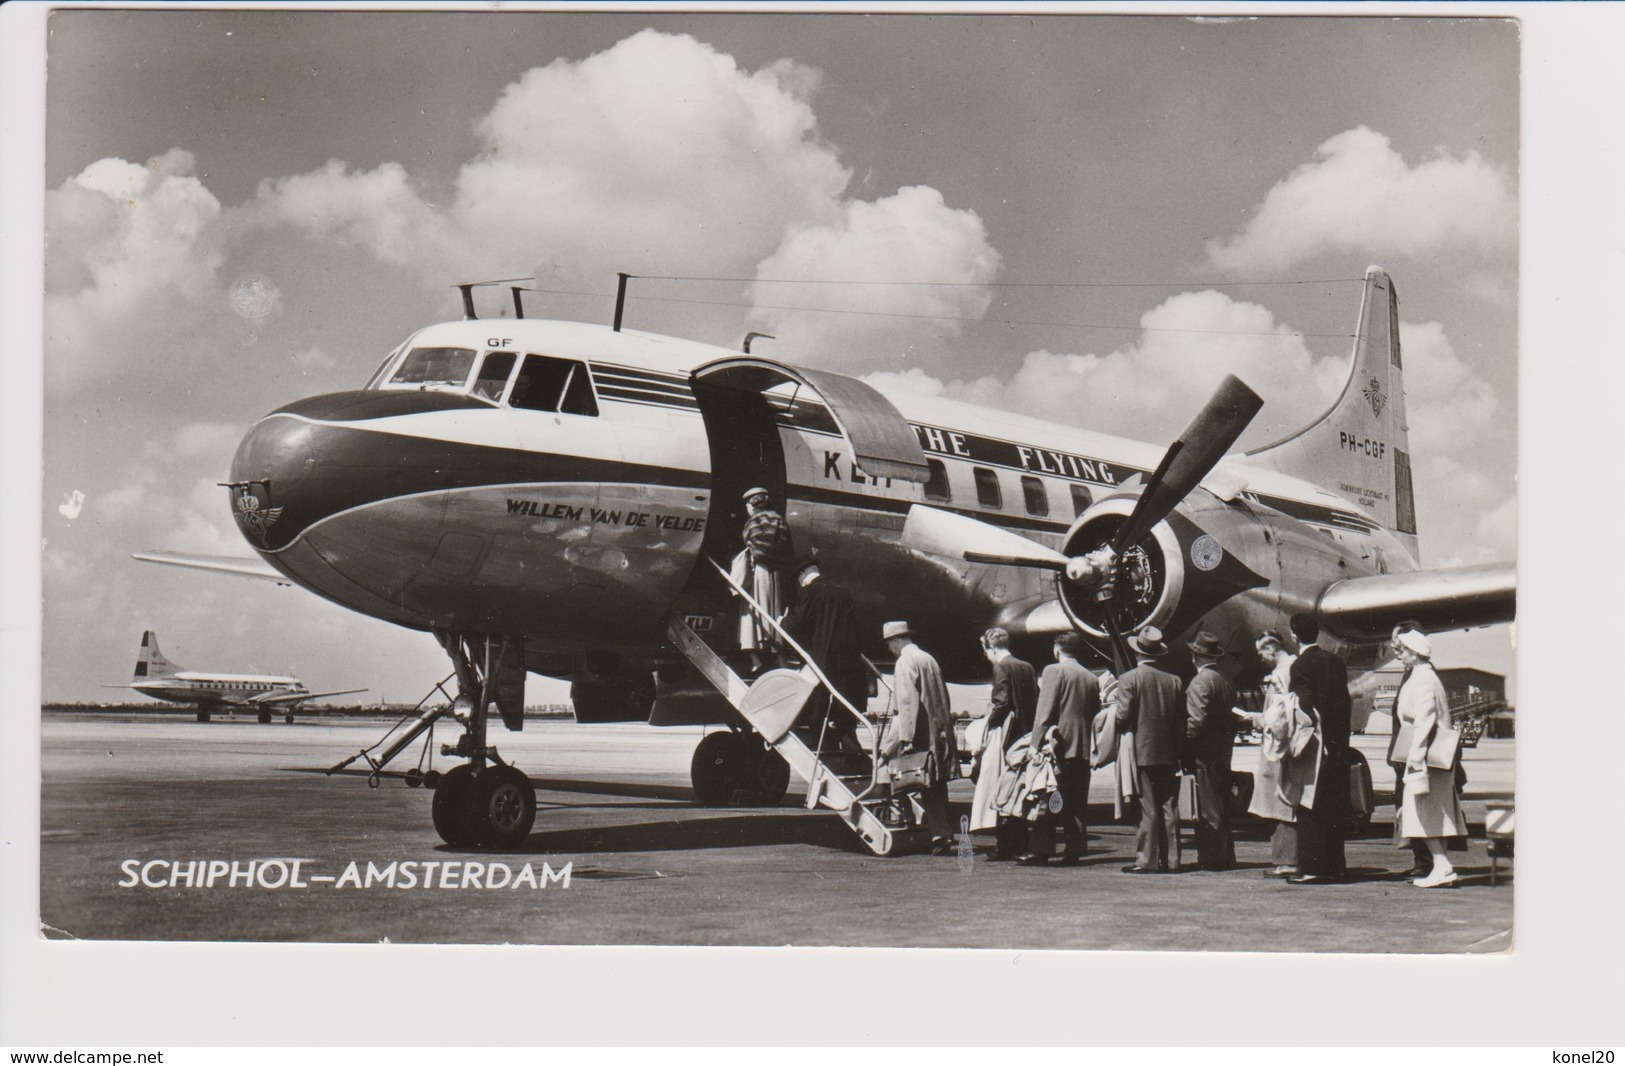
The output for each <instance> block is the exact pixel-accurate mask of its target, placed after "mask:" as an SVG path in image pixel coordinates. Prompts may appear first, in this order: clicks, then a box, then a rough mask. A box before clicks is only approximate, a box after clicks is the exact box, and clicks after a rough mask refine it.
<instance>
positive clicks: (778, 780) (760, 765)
mask: <svg viewBox="0 0 1625 1066" xmlns="http://www.w3.org/2000/svg"><path fill="white" fill-rule="evenodd" d="M739 739H740V740H741V741H743V742H744V744H748V745H751V746H753V747H755V748H756V751H755V752H753V753H752V759H751V763H750V769H749V772H748V773H747V774H746V780H745V785H744V787H745V788H746V789H747V790H748V791H749V792H750V793H751V796H752V798H753V799H754V800H755V802H756V803H758V804H760V805H761V806H763V807H777V806H778V805H779V804H781V803H783V802H784V794H785V793H786V792H788V791H789V790H790V764H789V763H787V762H785V761H784V756H782V755H780V754H779V753H778V752H776V751H774V750H773V749H772V748H769V747H767V746H766V745H764V744H762V743H761V742H760V741H756V740H754V739H753V738H747V737H740V738H739Z"/></svg>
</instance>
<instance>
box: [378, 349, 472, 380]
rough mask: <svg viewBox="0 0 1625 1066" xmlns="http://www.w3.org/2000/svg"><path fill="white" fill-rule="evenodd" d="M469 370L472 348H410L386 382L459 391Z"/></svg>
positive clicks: (470, 367) (470, 368)
mask: <svg viewBox="0 0 1625 1066" xmlns="http://www.w3.org/2000/svg"><path fill="white" fill-rule="evenodd" d="M473 368H474V350H473V349H472V348H413V349H412V351H411V352H410V354H408V355H407V357H406V360H405V361H404V362H402V363H401V368H400V369H399V370H397V371H395V376H394V377H392V378H390V379H389V382H390V384H391V385H417V386H418V387H420V388H429V387H431V386H434V385H453V386H459V387H460V386H462V385H463V384H465V383H466V382H467V381H468V372H469V371H470V370H472V369H473Z"/></svg>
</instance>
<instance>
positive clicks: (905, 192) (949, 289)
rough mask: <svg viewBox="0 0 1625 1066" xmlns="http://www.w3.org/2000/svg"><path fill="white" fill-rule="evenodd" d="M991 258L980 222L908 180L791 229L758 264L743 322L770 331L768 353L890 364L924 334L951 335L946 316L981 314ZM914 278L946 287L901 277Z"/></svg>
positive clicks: (844, 363)
mask: <svg viewBox="0 0 1625 1066" xmlns="http://www.w3.org/2000/svg"><path fill="white" fill-rule="evenodd" d="M999 262H1000V260H999V254H998V252H996V251H994V250H993V248H992V246H991V245H989V244H988V241H987V231H986V228H985V227H984V226H983V224H982V220H981V219H980V218H979V217H978V216H977V215H976V214H975V213H974V212H972V211H962V210H955V209H954V208H951V207H949V206H948V205H947V204H946V203H945V202H944V201H943V198H942V194H941V193H939V192H938V191H937V190H935V189H932V188H929V187H927V186H923V185H915V186H908V187H905V188H902V189H899V190H898V191H897V193H896V194H895V195H893V196H888V197H884V198H882V199H880V200H877V201H874V202H868V201H862V200H856V201H849V202H847V203H846V204H845V205H844V207H843V209H842V210H841V212H840V213H839V215H837V216H836V217H835V218H833V219H830V220H829V221H827V222H813V223H808V224H804V225H799V226H796V227H794V228H792V229H791V230H790V232H789V233H787V234H786V235H785V238H784V241H783V243H781V244H780V246H779V248H778V249H777V250H776V251H775V252H774V253H773V254H772V255H771V256H769V257H768V258H766V259H764V260H763V261H762V263H761V265H760V266H758V267H757V274H756V276H757V279H758V280H757V281H756V283H755V284H753V285H752V286H751V290H750V291H751V295H752V298H753V299H754V301H755V303H756V305H757V306H756V308H755V310H753V311H752V313H751V326H752V328H753V329H760V330H763V331H764V332H767V333H772V334H774V335H775V336H776V337H777V338H778V343H777V344H776V345H775V346H774V352H775V353H776V354H779V355H782V356H784V357H786V358H799V359H809V358H814V357H816V358H818V359H819V361H820V362H821V363H823V364H825V365H829V366H835V367H842V368H854V367H865V368H873V367H880V366H888V365H891V366H895V365H896V364H897V363H898V362H900V361H902V360H903V359H904V358H906V356H907V355H908V354H909V353H908V346H909V345H911V344H917V343H919V342H920V340H921V339H922V338H926V337H930V336H932V335H933V334H935V335H937V336H939V337H943V336H953V335H957V334H958V333H959V331H960V329H961V325H962V324H961V323H960V322H958V321H954V320H955V319H974V318H979V317H981V316H982V315H983V314H985V313H986V311H987V308H988V304H989V302H990V301H991V299H992V293H991V290H990V289H988V288H987V283H988V282H990V281H992V280H993V278H994V276H995V275H996V274H997V272H998V269H999ZM766 279H788V280H790V281H792V282H795V281H802V280H808V279H811V280H836V279H839V280H848V279H852V280H856V281H866V280H870V279H873V280H877V281H881V280H884V281H889V282H893V283H894V284H886V285H864V284H850V285H830V284H823V285H808V284H781V283H770V282H769V281H768V280H766ZM922 282H932V283H939V282H940V283H946V284H910V283H922ZM898 283H900V284H898ZM793 308H836V309H839V310H840V311H841V312H843V313H840V314H833V313H818V312H810V311H805V310H792V309H793ZM922 318H925V319H927V320H928V321H927V322H925V323H922V322H921V319H922Z"/></svg>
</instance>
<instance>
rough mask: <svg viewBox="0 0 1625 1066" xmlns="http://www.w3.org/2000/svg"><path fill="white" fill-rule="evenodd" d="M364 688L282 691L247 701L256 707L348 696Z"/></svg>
mask: <svg viewBox="0 0 1625 1066" xmlns="http://www.w3.org/2000/svg"><path fill="white" fill-rule="evenodd" d="M365 691H367V690H366V689H364V688H346V689H339V690H337V691H334V692H280V693H277V694H275V695H265V696H255V697H254V698H253V699H251V700H247V701H245V702H246V703H249V704H252V705H254V706H256V707H265V706H271V705H276V704H282V703H303V702H304V701H305V700H319V699H322V698H323V697H326V696H348V695H351V694H352V693H356V692H365Z"/></svg>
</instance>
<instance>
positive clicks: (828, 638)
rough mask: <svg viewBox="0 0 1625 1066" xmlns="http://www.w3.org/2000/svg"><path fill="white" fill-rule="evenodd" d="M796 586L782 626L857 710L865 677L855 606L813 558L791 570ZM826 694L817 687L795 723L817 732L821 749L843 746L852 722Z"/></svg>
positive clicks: (863, 700) (865, 696)
mask: <svg viewBox="0 0 1625 1066" xmlns="http://www.w3.org/2000/svg"><path fill="white" fill-rule="evenodd" d="M796 580H797V581H799V582H800V584H801V589H800V591H799V592H798V593H797V594H796V603H795V606H794V607H791V608H790V613H789V614H787V615H785V616H784V628H785V631H786V632H788V633H789V634H790V636H791V638H792V639H793V640H795V642H796V643H797V644H799V645H801V649H802V650H803V651H805V652H806V653H807V655H808V656H809V657H810V658H811V659H812V661H813V662H814V663H816V664H817V665H818V668H819V669H820V670H822V671H823V672H824V676H825V677H826V678H828V679H829V683H830V684H831V685H832V686H833V687H834V689H835V691H836V692H839V693H840V694H841V695H842V696H844V697H846V700H847V702H848V703H850V704H852V706H853V707H854V708H856V709H857V711H858V712H859V713H860V714H861V713H862V712H863V710H864V708H865V706H866V705H867V704H868V702H869V679H868V676H867V675H866V674H865V672H864V665H863V653H862V652H861V651H860V650H859V648H858V605H857V601H855V600H854V599H853V598H852V594H851V593H850V592H848V591H847V590H846V587H845V586H843V585H841V584H840V583H839V582H836V581H831V580H830V579H829V578H826V577H824V576H823V570H822V569H821V568H820V567H819V565H818V560H817V558H815V557H813V556H808V557H807V558H805V559H803V560H802V561H801V563H800V565H799V567H798V568H797V571H796ZM831 702H832V701H831V700H830V697H829V693H827V692H825V691H823V690H822V689H820V690H819V691H818V693H816V694H815V695H814V696H813V698H812V699H810V700H808V701H807V708H806V710H804V711H803V712H802V718H801V721H800V723H798V724H800V725H802V726H803V727H805V728H806V729H808V730H811V731H813V733H814V738H813V739H814V743H816V742H817V740H818V734H820V733H822V732H823V731H824V730H825V729H826V720H827V723H828V724H827V729H828V735H826V736H824V737H823V740H824V742H825V743H824V750H825V751H837V750H840V749H841V748H844V747H847V746H848V745H847V743H846V738H847V737H849V736H851V735H852V734H853V732H854V731H855V730H856V728H857V722H856V721H855V720H854V719H853V718H852V716H851V715H849V714H847V713H846V711H844V710H842V709H840V708H837V707H834V706H831Z"/></svg>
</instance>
